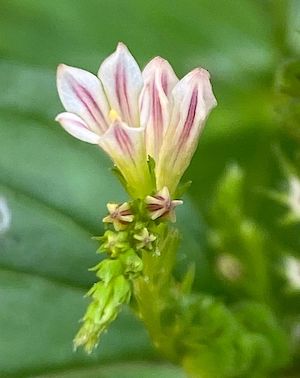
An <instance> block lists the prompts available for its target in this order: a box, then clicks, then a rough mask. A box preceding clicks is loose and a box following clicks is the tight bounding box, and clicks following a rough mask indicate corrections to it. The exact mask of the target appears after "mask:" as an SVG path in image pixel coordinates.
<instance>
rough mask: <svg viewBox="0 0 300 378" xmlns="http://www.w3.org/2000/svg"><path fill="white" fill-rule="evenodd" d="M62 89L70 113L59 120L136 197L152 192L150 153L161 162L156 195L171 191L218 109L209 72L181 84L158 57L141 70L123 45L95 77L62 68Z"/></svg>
mask: <svg viewBox="0 0 300 378" xmlns="http://www.w3.org/2000/svg"><path fill="white" fill-rule="evenodd" d="M57 87H58V93H59V96H60V99H61V101H62V104H63V106H64V107H65V109H66V112H64V113H61V114H59V115H58V116H57V117H56V120H57V121H58V122H60V124H61V125H62V127H63V128H64V129H65V130H66V131H67V132H69V133H70V134H71V135H73V136H74V137H76V138H78V139H81V140H83V141H85V142H89V143H92V144H97V145H99V146H100V147H101V148H102V149H103V150H104V151H105V152H106V153H107V154H108V155H109V156H110V157H111V158H112V160H113V161H114V163H115V165H116V166H117V168H118V169H119V170H120V172H121V174H122V175H123V177H124V179H125V181H126V183H127V185H128V188H127V189H128V191H129V192H130V193H131V194H132V196H134V197H137V198H143V197H145V196H146V195H147V194H148V193H150V192H151V191H152V190H153V187H152V180H151V175H150V172H149V169H148V165H147V160H148V156H151V157H152V158H153V159H154V161H155V164H156V167H155V174H156V187H157V190H161V189H162V188H164V187H165V186H167V187H168V188H169V190H170V192H171V193H172V194H174V192H175V189H176V187H177V185H178V183H179V180H180V178H181V176H182V175H183V173H184V171H185V170H186V168H187V167H188V165H189V163H190V160H191V158H192V155H193V154H194V151H195V149H196V146H197V142H198V138H199V135H200V132H201V130H202V129H203V126H204V123H205V120H206V118H207V116H208V114H209V113H210V111H211V109H212V108H213V107H214V106H215V105H216V100H215V97H214V95H213V92H212V88H211V84H210V81H209V73H208V72H207V71H206V70H204V69H203V68H196V69H195V70H193V71H192V72H190V73H189V74H187V75H186V76H185V77H184V78H183V79H182V80H180V81H179V80H178V78H177V76H176V75H175V73H174V71H173V69H172V67H171V66H170V64H169V63H168V62H167V61H166V60H164V59H162V58H160V57H156V58H154V59H152V60H151V61H150V62H149V63H148V64H147V66H146V67H145V68H144V70H143V72H141V71H140V68H139V66H138V64H137V63H136V61H135V59H134V58H133V56H132V55H131V54H130V52H129V51H128V49H127V47H126V46H125V45H124V44H123V43H119V44H118V47H117V49H116V51H115V52H114V53H113V54H112V55H110V56H109V57H108V58H107V59H105V60H104V62H103V63H102V64H101V66H100V69H99V71H98V77H97V76H95V75H93V74H91V73H89V72H87V71H84V70H82V69H79V68H74V67H69V66H66V65H59V66H58V70H57Z"/></svg>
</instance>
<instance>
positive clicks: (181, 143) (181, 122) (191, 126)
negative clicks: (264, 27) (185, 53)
mask: <svg viewBox="0 0 300 378" xmlns="http://www.w3.org/2000/svg"><path fill="white" fill-rule="evenodd" d="M209 79H210V77H209V73H208V72H207V71H206V70H204V69H202V68H197V69H195V70H193V71H192V72H190V73H189V74H188V75H186V76H185V77H184V78H183V79H182V80H181V81H180V82H179V83H178V84H177V85H176V86H175V88H174V89H173V92H172V94H173V98H174V104H173V111H172V116H171V122H170V125H169V127H168V130H167V132H166V135H165V138H164V142H163V145H162V148H161V152H160V156H159V163H158V165H157V178H158V183H157V184H158V189H159V188H162V187H164V186H167V187H168V188H169V189H170V192H171V193H174V191H175V189H176V187H177V185H178V182H179V180H180V178H181V177H182V175H183V173H184V171H185V170H186V168H187V167H188V165H189V164H190V161H191V158H192V156H193V154H194V152H195V149H196V147H197V144H198V139H199V135H200V132H201V130H202V129H203V127H204V124H205V120H206V118H207V117H208V115H209V113H210V111H211V109H212V108H213V107H214V106H216V104H217V102H216V99H215V97H214V94H213V92H212V88H211V84H210V80H209Z"/></svg>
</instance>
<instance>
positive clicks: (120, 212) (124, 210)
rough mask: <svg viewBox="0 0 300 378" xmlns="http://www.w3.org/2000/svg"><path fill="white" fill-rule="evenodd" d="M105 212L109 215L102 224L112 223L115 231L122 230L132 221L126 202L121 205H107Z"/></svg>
mask: <svg viewBox="0 0 300 378" xmlns="http://www.w3.org/2000/svg"><path fill="white" fill-rule="evenodd" d="M107 210H108V211H109V215H107V216H106V217H105V218H103V222H104V223H113V225H114V228H115V230H116V231H120V230H124V229H125V228H126V227H127V226H128V223H131V222H132V221H133V218H134V216H133V214H132V213H131V210H130V206H129V204H128V202H124V203H123V204H121V205H120V204H117V203H108V204H107Z"/></svg>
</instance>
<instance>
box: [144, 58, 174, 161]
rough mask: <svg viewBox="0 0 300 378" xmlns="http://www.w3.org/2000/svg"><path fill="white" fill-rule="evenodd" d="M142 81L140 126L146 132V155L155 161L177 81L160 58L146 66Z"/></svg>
mask: <svg viewBox="0 0 300 378" xmlns="http://www.w3.org/2000/svg"><path fill="white" fill-rule="evenodd" d="M143 79H144V87H143V90H142V93H141V96H140V101H139V102H140V119H141V126H142V127H144V128H145V130H146V148H147V154H148V155H150V156H152V157H153V158H154V160H157V159H158V155H159V151H160V148H161V145H162V141H163V137H164V134H165V131H166V129H167V126H168V124H169V121H170V102H171V101H170V100H172V99H171V91H172V89H173V88H174V86H175V84H176V83H177V82H178V79H177V77H176V75H175V73H174V71H173V69H172V67H171V66H170V64H169V63H168V62H167V61H166V60H164V59H162V58H160V57H156V58H154V59H152V60H151V61H150V62H149V63H148V64H147V66H146V67H145V69H144V71H143Z"/></svg>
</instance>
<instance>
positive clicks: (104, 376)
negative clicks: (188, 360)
mask: <svg viewBox="0 0 300 378" xmlns="http://www.w3.org/2000/svg"><path fill="white" fill-rule="evenodd" d="M141 374H142V375H141ZM82 377H89V378H117V377H122V378H141V377H142V378H184V377H185V375H184V374H183V372H182V371H181V370H179V369H176V368H174V367H172V366H168V365H162V364H157V363H152V364H149V363H142V362H139V363H122V364H120V363H116V364H111V365H104V366H102V367H100V368H99V367H94V368H89V369H82V368H81V369H73V370H70V371H67V372H62V373H59V374H55V373H54V374H47V375H39V376H31V377H30V378H82Z"/></svg>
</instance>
